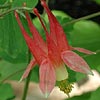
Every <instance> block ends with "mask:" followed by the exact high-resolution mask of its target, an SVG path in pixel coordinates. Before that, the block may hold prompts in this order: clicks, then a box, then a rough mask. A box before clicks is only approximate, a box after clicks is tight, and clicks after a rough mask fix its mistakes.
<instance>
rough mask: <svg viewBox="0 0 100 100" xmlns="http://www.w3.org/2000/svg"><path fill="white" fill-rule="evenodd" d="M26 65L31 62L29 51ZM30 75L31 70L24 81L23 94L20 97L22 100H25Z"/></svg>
mask: <svg viewBox="0 0 100 100" xmlns="http://www.w3.org/2000/svg"><path fill="white" fill-rule="evenodd" d="M28 56H29V57H28V58H29V59H28V63H29V62H30V60H31V53H30V51H29V53H28ZM31 74H32V70H31V71H30V73H29V75H28V77H27V79H26V83H25V86H24V92H23V96H22V100H26V96H27V92H28V86H29V82H30V78H31Z"/></svg>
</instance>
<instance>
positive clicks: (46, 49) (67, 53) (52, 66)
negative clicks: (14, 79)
mask: <svg viewBox="0 0 100 100" xmlns="http://www.w3.org/2000/svg"><path fill="white" fill-rule="evenodd" d="M41 5H42V6H43V7H44V9H45V11H46V13H47V15H48V19H49V24H50V32H48V30H47V28H46V26H45V24H44V22H43V21H42V19H41V17H40V15H39V13H38V10H37V9H36V8H35V9H34V10H33V11H34V13H35V14H36V16H37V17H38V18H39V20H40V22H41V25H42V26H43V29H44V31H45V34H46V41H44V40H43V39H42V37H41V36H40V34H39V32H38V31H37V29H36V28H35V26H34V25H33V23H32V21H31V19H30V17H29V14H28V13H27V12H25V15H26V20H27V22H28V26H29V29H30V32H31V33H32V37H30V36H29V34H28V33H27V32H26V31H25V29H24V27H23V25H22V23H21V21H20V18H19V15H18V13H17V12H16V11H15V17H16V20H17V22H18V24H19V27H20V29H21V32H22V34H23V36H24V38H25V41H26V43H27V46H28V47H29V49H30V51H31V53H32V55H33V57H34V58H33V59H32V60H31V62H30V64H29V65H28V67H27V69H26V70H25V72H24V74H23V76H22V79H24V78H26V77H27V76H28V74H29V72H30V70H31V69H32V68H33V67H34V66H35V65H36V64H38V65H39V79H40V82H39V86H40V89H41V91H42V92H43V93H44V95H45V97H48V95H49V94H50V92H51V91H52V89H53V88H54V86H55V83H56V80H58V81H61V82H62V80H66V79H68V73H67V69H66V67H65V65H66V66H67V67H69V68H70V69H71V70H73V71H76V72H81V73H85V74H92V71H91V70H90V68H89V66H88V64H87V63H86V62H85V60H84V59H83V58H82V57H80V56H79V55H78V54H76V53H75V52H73V50H77V51H79V52H83V53H86V54H94V52H91V51H89V50H86V49H84V48H80V47H72V46H70V45H69V43H68V41H67V38H66V35H65V33H64V30H63V28H62V27H61V25H60V24H59V22H58V21H57V19H56V17H55V16H54V15H53V14H52V12H51V11H50V9H49V8H48V6H47V4H46V2H45V0H41ZM64 84H65V83H64ZM67 86H68V88H69V86H71V87H72V85H67ZM66 88H67V87H66ZM68 88H67V89H68ZM61 90H62V87H61ZM63 90H64V91H66V90H65V89H63ZM70 90H71V89H70ZM67 93H69V92H68V91H67Z"/></svg>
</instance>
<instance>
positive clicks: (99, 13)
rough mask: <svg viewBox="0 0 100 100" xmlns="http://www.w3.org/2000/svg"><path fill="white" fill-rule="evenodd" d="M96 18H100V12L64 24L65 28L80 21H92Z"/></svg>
mask: <svg viewBox="0 0 100 100" xmlns="http://www.w3.org/2000/svg"><path fill="white" fill-rule="evenodd" d="M96 16H100V11H99V12H96V13H93V14H90V15H87V16H84V17H81V18H78V19H74V20H72V21H70V22H67V23H65V24H63V26H67V25H70V24H73V23H75V22H78V21H80V20H86V19H90V18H93V17H96Z"/></svg>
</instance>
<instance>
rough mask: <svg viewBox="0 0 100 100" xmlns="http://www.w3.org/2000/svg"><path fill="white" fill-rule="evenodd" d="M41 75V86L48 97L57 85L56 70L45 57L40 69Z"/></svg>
mask: <svg viewBox="0 0 100 100" xmlns="http://www.w3.org/2000/svg"><path fill="white" fill-rule="evenodd" d="M39 75H40V83H39V85H40V88H41V91H42V92H43V94H44V95H45V97H46V98H47V97H48V96H49V94H50V92H51V91H52V89H53V88H54V86H55V82H56V76H55V70H54V68H53V66H52V64H51V63H50V61H49V60H48V59H45V60H44V61H43V62H42V63H41V65H40V69H39Z"/></svg>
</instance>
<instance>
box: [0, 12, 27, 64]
mask: <svg viewBox="0 0 100 100" xmlns="http://www.w3.org/2000/svg"><path fill="white" fill-rule="evenodd" d="M23 22H24V23H25V20H23ZM25 29H27V28H25ZM27 52H28V50H27V46H26V43H25V40H24V38H23V36H22V33H21V31H20V29H19V26H18V24H17V21H16V19H15V16H14V15H13V14H12V13H11V14H9V15H7V16H5V17H3V18H2V19H0V57H1V58H3V59H5V60H7V61H10V62H13V63H17V62H26V61H27Z"/></svg>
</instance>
